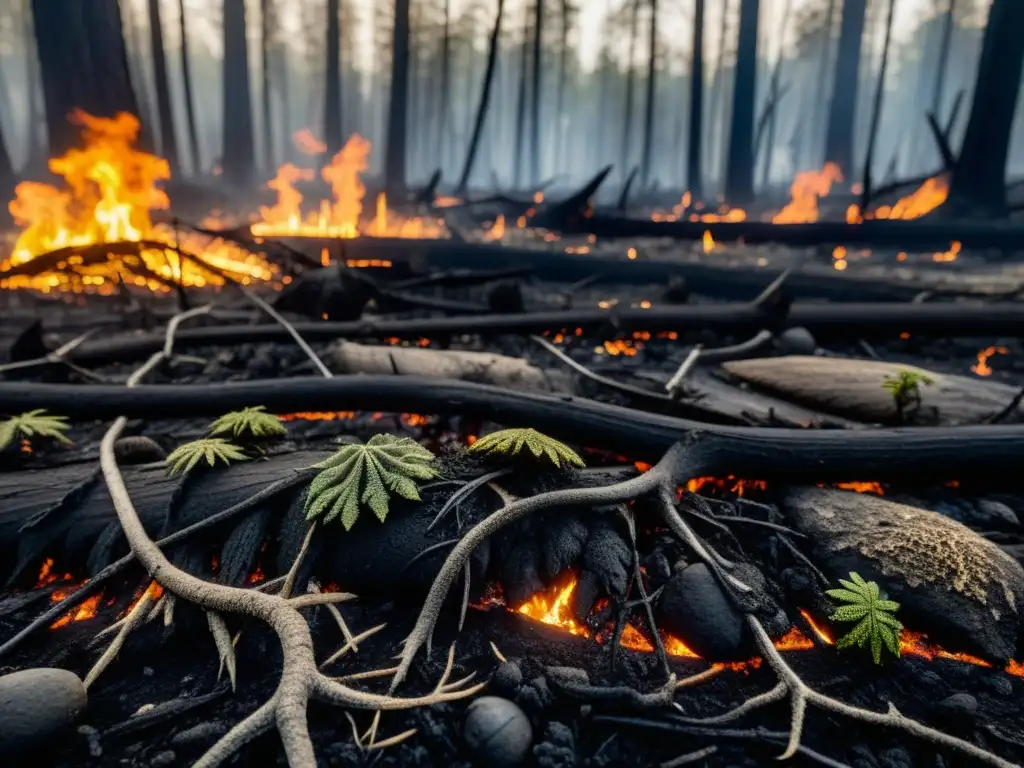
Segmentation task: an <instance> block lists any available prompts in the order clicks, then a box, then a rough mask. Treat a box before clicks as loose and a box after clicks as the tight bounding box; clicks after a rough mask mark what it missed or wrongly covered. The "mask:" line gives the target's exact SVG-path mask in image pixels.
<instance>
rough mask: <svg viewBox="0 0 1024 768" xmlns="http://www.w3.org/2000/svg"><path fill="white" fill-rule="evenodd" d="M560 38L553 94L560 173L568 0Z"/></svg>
mask: <svg viewBox="0 0 1024 768" xmlns="http://www.w3.org/2000/svg"><path fill="white" fill-rule="evenodd" d="M560 21H561V23H562V26H561V30H560V31H561V38H560V41H559V45H558V85H557V89H558V90H557V92H556V95H555V119H554V121H553V122H554V126H555V173H560V172H561V170H562V168H564V167H565V164H564V163H565V158H564V157H563V154H564V150H563V147H562V144H563V141H564V137H565V126H564V124H563V120H564V118H565V114H564V110H565V79H566V76H567V64H568V61H569V0H562V12H561V19H560Z"/></svg>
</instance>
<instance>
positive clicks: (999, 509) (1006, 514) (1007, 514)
mask: <svg viewBox="0 0 1024 768" xmlns="http://www.w3.org/2000/svg"><path fill="white" fill-rule="evenodd" d="M974 508H975V509H976V510H977V512H978V517H980V518H984V520H983V522H985V523H988V524H990V525H994V526H997V527H1003V528H1011V529H1014V530H1016V529H1018V528H1020V520H1019V519H1018V518H1017V513H1016V512H1014V511H1013V510H1012V509H1010V508H1009V507H1008V506H1006V505H1005V504H1003V502H1001V501H995V500H994V499H978V500H977V501H976V502H974Z"/></svg>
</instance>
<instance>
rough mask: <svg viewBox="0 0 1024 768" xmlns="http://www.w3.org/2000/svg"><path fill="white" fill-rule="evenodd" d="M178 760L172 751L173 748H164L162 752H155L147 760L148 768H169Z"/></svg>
mask: <svg viewBox="0 0 1024 768" xmlns="http://www.w3.org/2000/svg"><path fill="white" fill-rule="evenodd" d="M177 760H178V756H177V755H176V754H175V753H174V750H173V749H165V750H164V751H163V752H157V753H156V754H155V755H153V757H152V758H151V759H150V761H149V765H150V768H169V766H172V765H174V763H175V762H176V761H177Z"/></svg>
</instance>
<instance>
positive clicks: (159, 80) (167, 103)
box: [147, 0, 180, 176]
mask: <svg viewBox="0 0 1024 768" xmlns="http://www.w3.org/2000/svg"><path fill="white" fill-rule="evenodd" d="M147 6H148V10H149V43H150V47H151V48H152V51H153V80H154V82H155V83H156V109H157V116H158V118H159V120H160V154H161V155H163V157H164V158H165V159H166V160H167V163H168V165H169V166H170V168H171V175H172V176H177V175H178V171H179V168H180V166H179V163H178V137H177V134H175V132H174V111H173V109H172V108H171V87H170V83H168V81H167V58H166V57H165V56H164V30H163V24H162V22H161V19H160V0H147Z"/></svg>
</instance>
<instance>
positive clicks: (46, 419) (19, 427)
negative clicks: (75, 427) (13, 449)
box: [0, 408, 72, 451]
mask: <svg viewBox="0 0 1024 768" xmlns="http://www.w3.org/2000/svg"><path fill="white" fill-rule="evenodd" d="M67 421H68V420H67V417H65V416H53V415H51V414H48V413H47V412H46V411H45V410H44V409H42V408H40V409H38V410H35V411H28V412H26V413H21V414H18V415H17V416H12V417H11V418H9V419H7V420H6V421H0V451H2V450H4V449H6V448H7V447H8V446H10V445H11V444H12V443H14V441H15V440H16V439H17V438H18V437H19V436H20V437H22V438H25V439H26V440H31V439H32V438H33V437H45V438H48V439H50V440H55V441H56V442H58V443H61V444H62V445H72V442H71V440H69V439H68V438H67V437H66V436H65V434H64V433H65V432H67V431H68V428H69V425H68V423H67Z"/></svg>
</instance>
